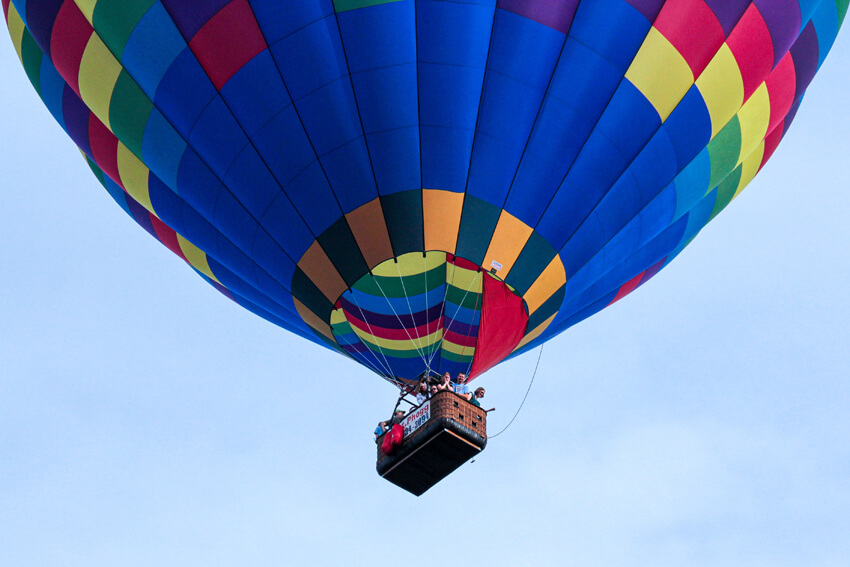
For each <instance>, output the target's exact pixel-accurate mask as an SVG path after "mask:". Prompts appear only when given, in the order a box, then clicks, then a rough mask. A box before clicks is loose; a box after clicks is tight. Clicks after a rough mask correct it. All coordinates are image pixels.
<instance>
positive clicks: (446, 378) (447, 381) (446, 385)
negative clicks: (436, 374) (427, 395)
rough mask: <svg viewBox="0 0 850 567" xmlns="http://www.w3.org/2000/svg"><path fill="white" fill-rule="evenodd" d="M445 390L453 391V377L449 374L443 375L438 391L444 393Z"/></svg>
mask: <svg viewBox="0 0 850 567" xmlns="http://www.w3.org/2000/svg"><path fill="white" fill-rule="evenodd" d="M443 390H448V391H449V392H451V391H452V375H451V374H449V373H448V372H444V373H443V379H442V380H440V383H439V384H437V391H438V392H442V391H443ZM432 391H433V390H432Z"/></svg>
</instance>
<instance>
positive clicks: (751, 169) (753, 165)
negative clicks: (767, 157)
mask: <svg viewBox="0 0 850 567" xmlns="http://www.w3.org/2000/svg"><path fill="white" fill-rule="evenodd" d="M762 159H764V140H762V141H761V142H760V143H759V145H758V146H756V149H755V150H753V151H752V152H751V153H750V155H748V156H747V159H745V160H744V161H743V163H742V164H741V180H740V181H739V182H738V188H737V189H736V190H735V196H734V197H732V198H733V199H734V198H735V197H737V196H738V195H740V194H741V191H743V190H744V187H746V186H747V185H749V184H750V181H752V180H753V177H755V176H756V174H757V173H758V172H759V167H761V160H762Z"/></svg>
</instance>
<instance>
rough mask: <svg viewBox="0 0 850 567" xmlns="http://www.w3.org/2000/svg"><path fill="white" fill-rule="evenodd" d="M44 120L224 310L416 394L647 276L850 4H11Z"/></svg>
mask: <svg viewBox="0 0 850 567" xmlns="http://www.w3.org/2000/svg"><path fill="white" fill-rule="evenodd" d="M2 6H3V13H4V16H5V19H6V22H7V25H8V29H9V33H10V36H11V39H12V43H13V45H14V47H15V49H16V50H17V52H18V55H19V57H20V60H21V62H22V64H23V68H24V70H25V71H26V74H27V75H28V77H29V79H30V81H31V82H32V84H33V86H34V87H35V90H36V92H37V93H38V95H39V96H40V97H41V98H42V100H43V101H44V104H45V106H46V107H47V109H48V110H49V111H50V113H51V114H52V115H53V116H54V118H55V119H56V120H57V122H58V123H59V124H60V126H61V127H62V128H63V129H64V130H65V131H66V132H67V134H68V136H69V137H70V138H71V139H72V140H73V142H74V143H75V144H76V145H77V146H78V147H79V148H80V150H81V151H82V153H83V154H84V156H85V159H86V161H87V162H88V165H89V167H90V168H91V169H92V171H93V172H94V174H95V176H96V177H97V179H98V180H99V181H100V182H101V184H102V185H103V186H104V187H105V188H106V190H107V191H108V193H109V195H111V196H112V198H113V199H114V200H115V201H116V202H117V203H118V204H119V205H120V206H121V207H122V208H123V209H124V210H125V211H126V213H127V214H129V215H130V216H131V217H132V218H133V220H135V221H136V222H137V223H138V224H140V225H141V226H142V227H144V228H145V230H147V231H148V232H149V233H150V234H151V235H152V236H153V237H154V238H156V239H157V240H159V241H160V242H161V243H162V244H164V245H165V246H166V247H167V248H169V249H170V250H171V251H172V252H174V253H175V254H176V255H177V256H179V257H180V258H181V259H182V260H184V261H185V262H186V263H187V264H189V266H191V267H192V268H193V269H194V270H195V271H196V272H197V274H198V275H199V276H200V277H202V278H203V279H204V280H206V281H207V282H208V283H209V284H211V285H212V286H214V287H215V288H216V289H217V290H218V291H220V292H221V293H222V294H224V295H225V296H227V297H228V298H230V299H231V300H233V301H235V302H236V303H238V304H239V305H241V306H243V307H245V308H246V309H248V310H250V311H252V312H254V313H256V314H258V315H260V316H261V317H264V318H265V319H267V320H269V321H271V322H272V323H274V324H276V325H279V326H280V327H282V328H284V329H286V330H288V331H290V332H292V333H295V334H297V335H299V336H301V337H304V338H306V339H308V340H311V341H313V342H315V343H318V344H320V345H322V346H325V347H327V348H330V349H332V350H334V351H337V352H339V353H340V354H343V355H345V356H348V357H351V358H352V359H354V360H356V361H358V362H360V363H361V364H363V365H364V366H366V367H368V368H370V369H372V370H373V371H374V372H375V373H377V374H379V375H380V376H382V377H384V378H386V379H388V380H390V381H392V382H395V383H397V384H402V383H404V382H406V381H408V380H411V379H414V378H415V377H416V376H418V375H420V374H421V373H422V372H423V371H433V372H444V371H448V372H451V373H456V372H462V371H465V372H469V371H470V370H472V369H475V372H474V373H476V374H479V373H480V372H482V371H483V370H482V369H486V368H489V367H491V366H492V365H493V364H496V363H498V362H499V361H500V360H503V359H505V358H507V357H510V356H516V355H517V354H520V353H522V352H524V351H527V350H528V349H531V348H533V347H534V346H536V345H539V344H541V343H542V342H543V341H546V340H548V339H550V338H552V337H554V336H555V335H557V334H558V333H561V332H562V331H564V330H565V329H567V328H568V327H570V326H572V325H574V324H575V323H577V322H579V321H581V320H583V319H585V318H586V317H589V316H590V315H592V314H593V313H596V312H597V311H599V310H601V309H603V308H605V307H606V306H608V305H610V304H612V303H614V302H615V301H618V300H619V299H621V298H622V297H624V296H626V295H628V294H629V293H631V292H632V291H634V290H635V289H636V288H637V287H639V286H640V285H642V284H643V283H645V282H646V281H648V280H649V279H650V278H652V277H653V276H654V275H655V274H656V273H658V271H659V270H661V269H662V268H663V267H664V266H666V265H667V264H668V263H669V262H670V261H671V260H672V259H673V258H675V257H676V256H677V255H678V254H679V253H680V252H681V251H682V250H683V249H684V247H685V246H687V244H688V243H690V242H691V240H692V239H693V238H694V237H695V236H696V234H697V233H698V232H699V231H700V230H701V229H702V227H703V226H705V225H706V223H708V222H709V221H710V220H711V219H712V218H714V216H716V215H717V214H718V213H719V212H720V211H721V210H723V208H724V207H726V205H728V204H729V203H730V202H731V201H732V199H734V198H735V196H737V195H738V194H739V193H740V192H741V190H743V188H744V187H745V186H746V185H747V184H748V183H749V182H750V181H751V180H752V179H753V177H754V176H755V175H756V174H757V173H758V172H759V170H760V169H761V168H762V167H763V166H764V165H765V163H766V162H767V161H768V159H769V158H770V157H771V155H772V154H773V153H774V151H775V150H776V147H777V145H778V144H779V142H780V141H781V140H782V138H783V136H784V135H785V133H786V132H787V131H788V129H789V126H790V125H791V122H792V120H793V119H794V116H795V115H796V113H797V110H798V107H799V105H800V102H801V100H802V99H803V95H804V93H805V91H806V89H807V88H808V86H809V83H810V82H811V81H812V79H813V77H814V75H815V73H816V72H817V70H818V69H819V68H820V66H821V65H822V64H823V62H824V58H825V57H826V54H827V53H828V51H829V50H830V48H831V46H832V44H833V42H834V40H835V37H836V35H837V33H838V30H839V28H840V26H841V23H842V22H843V20H844V17H845V15H846V12H847V8H848V0H667V1H665V0H465V1H463V2H460V1H456V0H11V1H10V0H2Z"/></svg>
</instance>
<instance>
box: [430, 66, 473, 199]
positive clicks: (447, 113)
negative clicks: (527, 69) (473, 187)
mask: <svg viewBox="0 0 850 567" xmlns="http://www.w3.org/2000/svg"><path fill="white" fill-rule="evenodd" d="M483 80H484V68H483V67H481V68H477V67H473V68H470V67H455V66H450V65H436V64H430V63H427V64H426V63H423V64H420V66H419V92H420V99H419V104H420V111H419V112H420V119H421V121H422V127H421V152H422V184H423V186H424V187H427V188H431V189H449V190H451V191H456V192H460V191H463V190H464V189H465V187H466V178H467V174H468V171H469V159H470V154H471V151H472V141H473V137H474V135H475V132H474V131H475V122H476V119H477V117H478V105H479V102H480V96H481V85H482V81H483Z"/></svg>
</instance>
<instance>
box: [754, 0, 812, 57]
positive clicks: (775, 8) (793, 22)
mask: <svg viewBox="0 0 850 567" xmlns="http://www.w3.org/2000/svg"><path fill="white" fill-rule="evenodd" d="M753 4H755V6H756V8H758V10H759V12H761V16H762V18H764V22H765V23H766V24H767V29H768V30H770V39H771V40H772V41H773V66H774V67H776V65H777V64H778V63H779V61H780V59H782V58H783V57H784V56H785V54H786V53H787V52H788V50H789V49H790V48H791V46H792V45H793V44H794V40H796V39H797V35H798V34H799V33H800V28H801V27H802V25H803V22H802V21H801V16H800V3H799V0H755V1H754V2H753Z"/></svg>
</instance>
